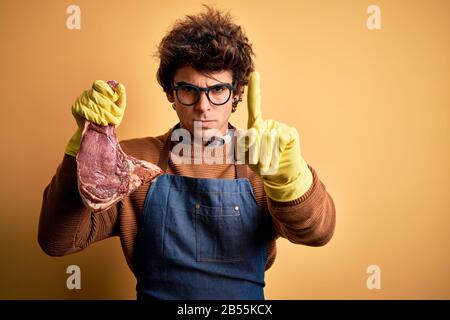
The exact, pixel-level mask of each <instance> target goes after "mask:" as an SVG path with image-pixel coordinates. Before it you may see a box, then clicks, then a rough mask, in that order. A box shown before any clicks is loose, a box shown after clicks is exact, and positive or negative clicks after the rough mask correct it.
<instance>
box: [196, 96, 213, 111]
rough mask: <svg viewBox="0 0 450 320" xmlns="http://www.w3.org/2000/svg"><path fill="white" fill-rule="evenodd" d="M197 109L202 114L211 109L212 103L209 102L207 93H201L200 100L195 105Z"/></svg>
mask: <svg viewBox="0 0 450 320" xmlns="http://www.w3.org/2000/svg"><path fill="white" fill-rule="evenodd" d="M195 108H196V109H197V110H198V111H200V112H202V113H203V112H206V111H208V110H210V109H211V102H209V100H208V97H207V96H206V92H204V91H201V92H200V98H199V99H198V102H197V103H196V104H195Z"/></svg>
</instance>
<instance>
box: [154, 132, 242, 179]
mask: <svg viewBox="0 0 450 320" xmlns="http://www.w3.org/2000/svg"><path fill="white" fill-rule="evenodd" d="M177 126H178V124H177V125H175V127H173V128H172V129H171V130H170V132H169V133H168V135H167V138H166V141H164V145H163V148H162V150H161V153H160V156H159V161H158V166H159V167H160V168H161V169H162V170H163V171H164V172H165V171H167V164H168V161H169V154H170V146H171V140H170V137H171V136H172V132H173V130H174V129H175V128H176V127H177ZM228 127H229V128H230V129H234V127H233V126H232V125H231V124H228ZM233 142H234V147H235V148H234V159H235V161H236V155H237V152H236V148H237V144H236V143H235V141H234V140H233ZM234 168H235V176H236V179H244V178H247V166H246V165H245V164H235V165H234Z"/></svg>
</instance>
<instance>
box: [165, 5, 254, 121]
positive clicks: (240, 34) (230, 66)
mask: <svg viewBox="0 0 450 320" xmlns="http://www.w3.org/2000/svg"><path fill="white" fill-rule="evenodd" d="M204 6H205V7H206V9H207V11H206V12H204V13H200V14H197V15H187V16H186V17H185V18H184V19H182V20H177V21H176V22H175V24H174V25H173V27H172V29H171V30H170V31H169V32H168V33H167V34H166V35H165V36H164V38H163V39H162V40H161V43H160V44H159V46H158V52H157V53H156V56H157V57H158V58H159V59H160V65H159V69H158V71H157V74H156V77H157V80H158V82H159V84H160V85H161V86H162V88H163V90H164V92H166V94H168V95H170V96H173V92H172V81H173V78H174V76H175V73H176V71H177V70H178V69H179V68H182V67H184V66H191V67H193V68H194V69H195V70H197V71H199V72H205V73H208V72H214V71H222V70H231V71H232V74H233V85H234V86H235V88H236V91H237V92H238V98H239V99H238V100H236V101H234V102H233V112H234V111H235V110H236V107H237V104H238V103H239V101H242V95H243V93H244V87H245V86H246V85H247V84H248V80H249V77H250V74H251V73H252V72H253V71H254V64H253V56H254V55H255V54H254V52H253V50H252V45H251V44H250V43H249V41H248V38H247V36H246V35H245V33H244V31H243V30H242V28H241V27H240V26H238V25H236V24H235V23H233V22H232V17H231V16H230V14H229V13H225V14H224V13H222V12H220V11H218V10H216V9H213V8H211V7H209V6H207V5H204Z"/></svg>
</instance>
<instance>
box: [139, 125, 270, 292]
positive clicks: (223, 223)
mask: <svg viewBox="0 0 450 320" xmlns="http://www.w3.org/2000/svg"><path fill="white" fill-rule="evenodd" d="M170 136H171V134H169V135H168V139H167V141H166V142H165V144H164V148H163V151H162V153H161V157H160V160H159V166H160V167H161V168H162V169H163V170H164V171H165V170H166V168H167V162H168V158H169V152H170V145H171V144H170V142H171V140H170ZM235 168H236V178H237V179H207V178H201V179H198V178H192V177H186V176H178V175H170V174H167V173H165V174H163V175H162V176H160V177H158V178H157V180H156V181H154V182H153V183H152V185H151V186H150V188H149V190H148V193H147V196H146V198H145V203H144V209H143V212H142V214H141V216H140V218H139V219H140V220H139V229H138V234H137V237H136V243H135V252H134V261H133V264H134V271H135V275H136V278H137V287H136V289H137V298H138V299H189V300H190V299H208V300H212V299H246V300H258V299H264V291H263V288H264V286H265V283H264V271H265V265H266V261H267V244H268V242H269V241H270V239H271V238H272V236H273V233H272V230H273V228H272V224H271V223H270V219H269V214H268V212H267V211H264V210H263V209H262V208H260V207H259V206H258V205H257V203H256V199H255V196H254V194H253V190H252V186H251V184H250V182H249V180H248V179H247V178H246V166H245V165H235Z"/></svg>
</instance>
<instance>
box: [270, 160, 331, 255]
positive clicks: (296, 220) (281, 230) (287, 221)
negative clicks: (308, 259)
mask: <svg viewBox="0 0 450 320" xmlns="http://www.w3.org/2000/svg"><path fill="white" fill-rule="evenodd" d="M308 167H309V169H310V170H311V173H312V175H313V182H312V185H311V187H310V188H309V189H308V191H307V192H306V193H305V194H304V195H302V196H301V197H300V198H298V199H296V200H293V201H289V202H277V201H274V200H272V199H270V198H268V199H267V203H268V208H269V212H270V213H271V215H272V220H273V222H274V226H275V230H276V231H277V233H278V234H279V235H280V236H281V237H284V238H286V239H288V240H289V241H291V242H293V243H297V244H304V245H309V246H323V245H325V244H326V243H327V242H328V241H329V240H330V239H331V238H332V236H333V234H334V228H335V223H336V210H335V206H334V202H333V199H332V198H331V196H330V195H329V194H328V192H327V190H326V188H325V185H324V184H323V183H322V182H321V181H320V180H319V178H318V176H317V173H316V172H315V170H314V169H313V168H312V167H311V166H309V165H308Z"/></svg>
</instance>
